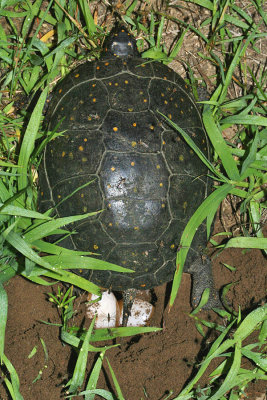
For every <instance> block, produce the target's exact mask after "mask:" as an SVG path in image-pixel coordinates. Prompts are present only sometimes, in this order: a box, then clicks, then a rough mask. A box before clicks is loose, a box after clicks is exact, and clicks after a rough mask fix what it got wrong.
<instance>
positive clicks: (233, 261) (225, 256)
mask: <svg viewBox="0 0 267 400" xmlns="http://www.w3.org/2000/svg"><path fill="white" fill-rule="evenodd" d="M217 228H218V227H217ZM222 262H224V263H227V264H230V265H232V266H235V267H236V272H234V273H231V272H230V271H229V270H227V269H226V268H225V267H223V266H222ZM213 271H214V277H215V281H216V285H217V287H221V285H224V284H227V283H229V282H231V281H232V282H236V283H235V285H234V287H233V288H232V289H231V291H230V293H229V296H228V297H229V301H230V303H231V304H233V305H234V307H235V308H236V307H237V305H238V304H239V305H240V306H241V307H242V310H243V313H244V314H245V313H246V312H247V311H248V310H251V309H253V308H255V307H256V306H257V305H258V304H259V303H260V302H261V301H262V300H263V299H264V296H265V288H266V259H264V257H263V256H262V254H261V252H260V251H254V250H253V251H246V252H245V253H244V252H243V251H242V250H234V249H230V250H225V251H224V252H223V253H221V254H220V255H218V256H217V257H214V258H213ZM190 285H191V278H190V276H189V275H187V274H184V276H183V281H182V286H181V289H180V291H179V295H178V298H177V300H176V302H175V305H174V307H173V309H172V311H171V312H170V313H168V312H167V310H168V309H167V308H165V310H164V302H166V300H165V294H166V285H165V286H162V287H158V288H156V290H155V294H156V297H157V302H156V311H155V313H154V316H153V319H152V321H151V325H152V326H162V327H163V330H162V331H161V332H158V333H152V334H146V335H143V336H138V337H134V338H132V339H130V338H129V339H121V340H118V341H117V343H121V346H120V347H118V348H115V349H112V350H110V351H109V352H108V353H107V356H108V359H109V361H110V362H111V365H112V367H113V369H114V371H115V372H116V376H117V378H118V380H119V383H120V385H121V389H122V392H123V394H124V396H125V399H127V400H141V399H144V400H145V399H147V398H148V399H150V400H161V399H163V398H164V397H165V396H166V393H168V391H169V390H173V391H174V394H176V395H177V394H178V393H179V391H180V390H181V389H182V387H183V385H185V383H186V382H187V381H188V379H189V378H190V376H192V373H193V372H194V370H193V365H194V364H195V363H196V362H198V361H201V359H202V357H203V355H204V354H205V352H206V351H207V349H208V346H209V344H210V342H211V341H212V340H213V339H214V334H212V336H211V337H210V335H209V334H208V335H207V338H206V340H203V339H202V337H201V336H200V335H199V334H198V332H197V330H196V328H195V326H194V322H193V321H192V319H191V318H190V317H189V316H188V315H187V313H188V312H190V309H191V308H190ZM55 289H57V288H56V286H55ZM6 290H7V292H8V299H9V311H8V323H7V331H6V344H5V349H6V355H7V357H8V358H9V359H10V360H11V362H12V363H13V364H14V367H15V368H16V370H17V372H18V374H19V378H20V382H21V393H22V395H23V397H24V399H25V400H35V399H38V400H46V399H49V400H58V399H59V398H60V397H62V396H63V386H64V384H65V383H66V382H67V381H68V379H69V378H70V376H71V374H72V372H73V366H74V363H73V361H75V360H76V355H75V353H74V352H72V350H71V348H70V347H69V346H64V345H63V344H62V343H61V341H60V339H59V329H58V328H57V327H49V326H47V325H44V324H42V323H41V322H40V320H45V321H50V322H53V323H60V318H59V316H58V313H57V310H56V308H55V307H53V306H52V304H51V303H49V302H48V300H47V295H46V293H47V292H50V291H51V288H49V289H48V288H45V287H42V286H37V285H34V284H32V283H30V282H28V281H26V280H25V279H23V278H21V277H16V278H14V279H12V280H11V281H10V282H9V284H8V285H6ZM84 301H85V297H82V298H79V299H78V300H77V302H76V309H77V310H78V314H77V316H76V317H75V319H74V320H73V324H79V323H80V322H81V317H82V315H83V312H84ZM203 316H204V317H206V318H211V319H214V318H215V315H214V314H213V313H208V312H205V313H204V312H203ZM87 324H89V321H88V322H87ZM40 339H42V340H43V341H44V342H45V345H46V347H47V351H48V356H49V358H48V362H47V363H45V357H44V352H43V349H42V345H41V342H40ZM254 340H255V341H256V338H254ZM34 346H37V353H36V355H35V356H34V357H33V358H31V359H28V355H29V354H30V352H31V350H32V349H33V347H34ZM95 357H96V355H95V354H94V353H91V357H90V359H89V362H88V373H89V371H90V369H91V368H92V365H93V363H94V360H95ZM45 364H46V365H47V368H45V367H44V366H45ZM39 371H42V375H41V378H40V379H39V380H37V381H36V382H35V383H32V382H33V380H34V379H35V378H36V377H37V376H38V373H39ZM111 387H112V386H110V376H109V373H108V368H107V365H106V364H105V363H104V370H103V372H101V376H100V379H99V383H98V388H106V389H108V390H110V389H111ZM144 391H145V392H146V395H147V397H146V396H145V394H144ZM263 393H264V385H263V384H262V383H261V382H257V383H256V384H252V385H251V386H249V388H248V389H247V395H248V398H249V399H250V400H254V399H255V400H256V399H264V397H262V396H263ZM76 398H77V399H78V397H76ZM171 398H173V397H170V399H171ZM0 399H1V400H9V397H8V395H7V394H6V392H5V390H4V386H0Z"/></svg>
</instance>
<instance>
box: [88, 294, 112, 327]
mask: <svg viewBox="0 0 267 400" xmlns="http://www.w3.org/2000/svg"><path fill="white" fill-rule="evenodd" d="M97 298H98V296H97V295H95V294H90V295H89V296H88V300H89V301H93V300H96V299H97ZM95 314H97V317H96V321H95V328H114V327H115V326H117V325H118V322H117V321H118V320H117V315H118V303H117V299H116V297H115V296H114V294H113V293H112V292H108V291H106V292H103V293H102V298H101V300H99V301H98V302H96V303H89V304H88V305H87V312H86V315H87V317H88V318H90V319H92V318H94V316H95Z"/></svg>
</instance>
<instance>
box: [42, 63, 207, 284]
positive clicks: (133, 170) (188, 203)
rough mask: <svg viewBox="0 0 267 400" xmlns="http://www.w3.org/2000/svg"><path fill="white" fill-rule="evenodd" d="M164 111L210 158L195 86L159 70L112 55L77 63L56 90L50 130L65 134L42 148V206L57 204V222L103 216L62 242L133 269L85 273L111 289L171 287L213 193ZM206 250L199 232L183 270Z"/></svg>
mask: <svg viewBox="0 0 267 400" xmlns="http://www.w3.org/2000/svg"><path fill="white" fill-rule="evenodd" d="M160 113H162V114H164V115H166V116H167V117H168V118H169V119H170V120H171V121H173V122H174V123H175V124H177V125H178V126H180V127H181V128H183V129H184V130H185V131H186V132H187V133H188V135H189V136H190V137H191V138H192V139H193V141H194V142H195V143H196V145H197V146H198V147H199V148H200V149H201V150H202V152H203V153H205V154H206V155H207V153H208V142H207V137H206V134H205V131H204V130H203V126H202V121H201V117H200V113H199V110H198V108H197V105H196V104H195V102H194V99H193V97H192V96H191V94H190V89H189V87H188V86H187V84H186V83H185V81H184V80H183V79H182V78H181V77H180V76H179V75H178V74H177V73H175V72H174V71H173V70H172V69H170V68H168V67H166V66H164V65H162V64H160V63H157V62H155V63H145V62H144V60H143V59H141V58H140V57H139V56H137V57H136V56H133V57H129V58H120V57H114V56H112V55H111V56H109V55H107V56H106V57H105V58H103V59H101V60H100V61H95V62H87V63H85V64H82V65H80V66H79V67H78V68H76V69H75V70H74V71H72V72H71V73H70V74H69V75H68V76H67V77H66V78H65V79H63V80H62V82H61V83H60V84H59V85H58V86H57V88H56V90H55V92H54V96H53V99H52V102H51V105H50V109H49V113H48V119H49V128H50V130H53V129H57V131H63V132H64V134H63V135H62V136H59V137H57V138H56V139H54V140H52V141H51V142H50V143H49V144H48V145H47V147H46V149H45V153H44V157H43V162H42V165H41V167H40V171H39V184H40V196H39V205H40V209H41V210H42V211H45V210H47V209H48V208H49V207H51V206H57V204H59V205H58V206H57V207H56V212H57V214H58V216H60V217H64V216H69V215H77V214H82V213H87V212H93V211H98V210H103V211H102V212H100V213H99V214H97V215H95V216H94V217H89V218H87V219H86V220H82V221H79V222H77V223H75V224H72V226H71V227H69V229H70V230H71V231H73V230H75V232H76V233H75V234H72V235H70V236H69V237H68V238H67V239H64V240H63V241H62V242H60V245H61V246H63V247H66V248H70V249H77V250H80V251H92V252H94V253H97V254H99V256H96V257H102V258H103V260H106V261H109V262H112V263H115V264H118V265H121V266H123V267H127V268H131V269H132V270H133V271H134V273H132V274H122V273H117V272H111V271H91V270H84V271H81V273H80V274H81V275H82V276H84V277H86V278H88V279H89V280H91V281H92V282H94V283H96V284H98V285H100V286H102V287H105V288H112V289H113V290H125V289H128V288H137V289H149V288H152V287H154V286H157V285H160V284H162V283H163V282H167V281H170V280H172V278H173V273H174V270H175V258H176V252H177V248H178V245H179V241H180V237H181V234H182V232H183V229H184V227H185V225H186V223H187V222H188V220H189V219H190V217H191V216H192V214H193V213H194V212H195V210H196V209H197V208H198V206H199V205H200V204H201V203H202V201H203V199H204V198H205V197H206V195H207V190H208V185H207V170H206V167H205V166H204V164H203V163H202V162H201V161H200V159H199V158H198V157H197V156H196V155H195V154H194V152H193V151H192V150H191V149H190V148H189V146H188V145H187V144H186V143H185V142H184V140H183V139H182V137H181V136H180V135H179V134H178V133H177V131H175V130H174V129H173V128H172V127H171V126H170V125H168V124H167V123H166V122H165V119H164V118H163V117H162V116H161V114H160ZM88 182H90V184H88V185H85V184H86V183H88ZM83 185H85V186H84V187H83V188H82V189H80V190H78V191H76V192H75V190H76V189H77V188H80V187H81V186H83ZM73 192H75V193H74V194H73V195H72V196H71V197H69V198H68V199H67V200H65V201H64V202H61V200H62V199H64V198H66V197H68V196H69V195H70V194H71V193H73ZM202 228H203V227H202ZM205 244H206V233H205V228H203V229H201V232H197V234H196V236H195V239H194V241H193V243H192V247H191V249H190V250H189V257H188V260H187V265H189V264H190V263H192V262H194V260H195V259H196V258H197V257H199V255H200V252H201V251H202V249H203V247H205Z"/></svg>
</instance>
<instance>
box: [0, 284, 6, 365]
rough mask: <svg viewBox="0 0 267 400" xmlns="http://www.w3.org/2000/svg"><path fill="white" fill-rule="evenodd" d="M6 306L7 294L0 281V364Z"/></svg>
mask: <svg viewBox="0 0 267 400" xmlns="http://www.w3.org/2000/svg"><path fill="white" fill-rule="evenodd" d="M7 308H8V302H7V294H6V291H5V289H4V287H3V285H2V284H1V283H0V364H2V357H3V354H4V348H5V330H6V321H7Z"/></svg>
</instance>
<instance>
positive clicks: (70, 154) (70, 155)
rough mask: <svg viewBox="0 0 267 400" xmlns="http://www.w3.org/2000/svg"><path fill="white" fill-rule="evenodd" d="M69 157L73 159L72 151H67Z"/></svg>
mask: <svg viewBox="0 0 267 400" xmlns="http://www.w3.org/2000/svg"><path fill="white" fill-rule="evenodd" d="M69 158H70V159H71V160H73V153H72V152H70V153H69Z"/></svg>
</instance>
